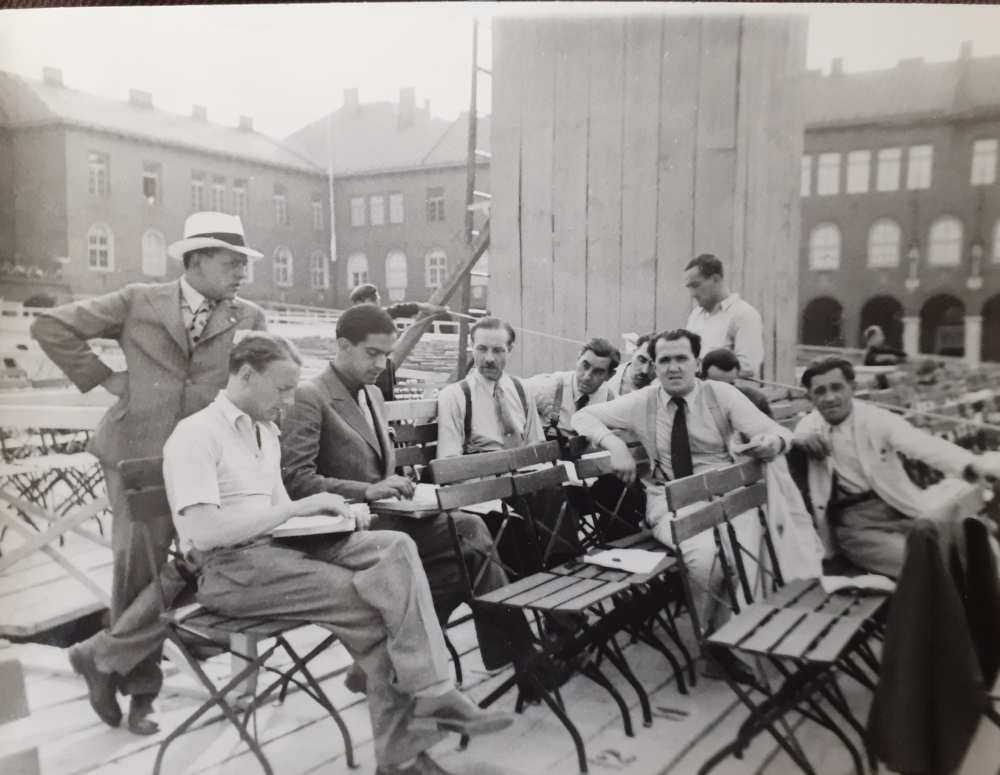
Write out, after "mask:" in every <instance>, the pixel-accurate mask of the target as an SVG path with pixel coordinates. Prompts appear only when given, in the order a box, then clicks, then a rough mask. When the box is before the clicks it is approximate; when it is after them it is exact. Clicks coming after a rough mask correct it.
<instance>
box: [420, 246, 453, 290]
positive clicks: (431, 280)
mask: <svg viewBox="0 0 1000 775" xmlns="http://www.w3.org/2000/svg"><path fill="white" fill-rule="evenodd" d="M424 275H425V282H424V284H425V285H426V286H427V287H428V288H440V287H441V285H442V283H444V278H445V277H447V276H448V256H447V254H445V252H444V251H443V250H441V249H440V248H436V249H434V250H432V251H431V252H430V253H428V254H427V256H426V257H425V258H424Z"/></svg>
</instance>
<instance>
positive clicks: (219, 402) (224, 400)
mask: <svg viewBox="0 0 1000 775" xmlns="http://www.w3.org/2000/svg"><path fill="white" fill-rule="evenodd" d="M214 404H215V406H216V408H217V409H218V410H219V413H220V414H221V415H222V416H223V417H224V418H225V420H226V422H227V423H229V424H230V425H232V426H233V427H234V428H235V429H236V430H239V429H240V426H239V423H240V422H241V420H242V418H244V417H245V418H246V420H245V423H249V424H250V427H251V428H252V427H253V424H254V419H253V418H252V417H251V416H250V415H248V414H247V413H246V412H244V411H243V410H242V409H240V408H239V407H238V406H237V405H236V404H234V403H233V400H232V399H231V398H230V397H229V396H227V395H226V391H225V390H220V391H219V395H217V396H216V397H215V401H214ZM257 424H258V425H262V426H264V427H266V428H270V429H271V430H272V431H273V432H274V433H275V434H276V435H277V434H278V433H279V431H278V426H277V425H275V424H274V423H273V422H258V423H257Z"/></svg>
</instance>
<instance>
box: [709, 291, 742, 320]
mask: <svg viewBox="0 0 1000 775" xmlns="http://www.w3.org/2000/svg"><path fill="white" fill-rule="evenodd" d="M739 300H740V295H739V294H738V293H730V294H729V295H728V296H726V297H725V298H724V299H722V300H721V301H720V302H719V303H718V304H716V305H715V306H714V307H712V309H705V308H704V307H699V309H701V311H702V314H704V315H714V314H715V313H716V312H726V311H728V310H729V308H730V307H731V306H733V305H734V304H735V303H736V302H737V301H739Z"/></svg>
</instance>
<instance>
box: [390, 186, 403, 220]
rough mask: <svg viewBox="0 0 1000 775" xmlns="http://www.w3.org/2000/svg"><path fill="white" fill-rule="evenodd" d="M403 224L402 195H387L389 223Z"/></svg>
mask: <svg viewBox="0 0 1000 775" xmlns="http://www.w3.org/2000/svg"><path fill="white" fill-rule="evenodd" d="M402 222H403V195H402V194H400V193H398V192H397V193H393V194H389V223H402Z"/></svg>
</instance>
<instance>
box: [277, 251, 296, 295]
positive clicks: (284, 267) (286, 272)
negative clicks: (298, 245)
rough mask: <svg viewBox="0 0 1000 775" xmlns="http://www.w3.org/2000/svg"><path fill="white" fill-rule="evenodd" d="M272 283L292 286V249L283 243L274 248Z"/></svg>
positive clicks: (284, 286)
mask: <svg viewBox="0 0 1000 775" xmlns="http://www.w3.org/2000/svg"><path fill="white" fill-rule="evenodd" d="M274 284H275V285H277V286H279V287H281V288H291V287H292V251H290V250H289V249H288V248H286V247H285V246H284V245H280V246H278V247H277V248H275V249H274Z"/></svg>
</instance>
